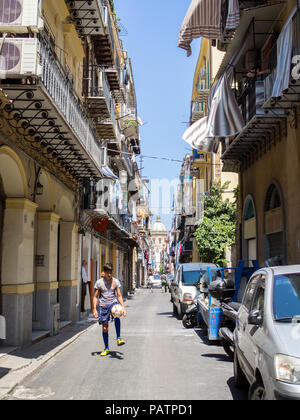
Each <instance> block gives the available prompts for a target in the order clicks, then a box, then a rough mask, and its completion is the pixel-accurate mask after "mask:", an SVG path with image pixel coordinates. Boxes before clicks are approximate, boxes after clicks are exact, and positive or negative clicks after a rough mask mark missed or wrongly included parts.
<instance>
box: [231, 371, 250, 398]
mask: <svg viewBox="0 0 300 420" xmlns="http://www.w3.org/2000/svg"><path fill="white" fill-rule="evenodd" d="M227 385H228V388H229V389H230V392H231V394H232V397H233V399H234V400H239V401H245V400H248V397H247V391H246V390H245V391H243V390H240V389H237V388H236V387H235V385H234V377H232V378H230V379H228V381H227Z"/></svg>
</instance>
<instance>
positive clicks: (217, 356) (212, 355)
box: [201, 353, 232, 363]
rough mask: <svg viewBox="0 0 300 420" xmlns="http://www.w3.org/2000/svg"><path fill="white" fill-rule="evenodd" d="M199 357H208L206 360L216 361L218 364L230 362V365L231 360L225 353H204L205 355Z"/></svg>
mask: <svg viewBox="0 0 300 420" xmlns="http://www.w3.org/2000/svg"><path fill="white" fill-rule="evenodd" d="M201 357H208V358H212V359H216V360H217V361H219V362H230V363H232V360H231V359H230V358H229V357H228V356H227V354H225V353H224V354H220V353H205V354H201Z"/></svg>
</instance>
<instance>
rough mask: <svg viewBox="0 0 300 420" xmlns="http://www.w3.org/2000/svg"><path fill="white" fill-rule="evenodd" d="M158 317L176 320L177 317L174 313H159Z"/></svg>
mask: <svg viewBox="0 0 300 420" xmlns="http://www.w3.org/2000/svg"><path fill="white" fill-rule="evenodd" d="M156 315H161V316H168V318H175V319H176V316H175V315H174V314H173V312H157V313H156Z"/></svg>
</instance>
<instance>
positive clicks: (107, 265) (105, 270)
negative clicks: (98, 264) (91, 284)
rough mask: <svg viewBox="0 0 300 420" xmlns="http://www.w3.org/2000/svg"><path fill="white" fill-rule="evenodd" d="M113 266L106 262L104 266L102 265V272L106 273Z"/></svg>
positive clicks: (111, 269)
mask: <svg viewBox="0 0 300 420" xmlns="http://www.w3.org/2000/svg"><path fill="white" fill-rule="evenodd" d="M113 269H114V267H113V265H112V264H111V263H107V264H105V266H104V267H103V271H104V273H106V272H107V271H113Z"/></svg>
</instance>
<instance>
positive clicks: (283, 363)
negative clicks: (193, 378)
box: [234, 265, 300, 400]
mask: <svg viewBox="0 0 300 420" xmlns="http://www.w3.org/2000/svg"><path fill="white" fill-rule="evenodd" d="M234 342H235V353H234V377H235V384H236V386H237V387H241V386H243V385H245V384H248V383H249V384H250V389H249V399H253V400H255V399H258V400H259V399H260V400H274V399H288V400H289V399H290V400H300V265H297V266H285V267H272V268H264V269H260V270H258V271H256V272H255V273H254V274H253V276H252V277H251V279H250V281H249V284H248V286H247V289H246V292H245V295H244V298H243V301H242V305H241V308H240V309H239V312H238V316H237V327H236V329H235V332H234Z"/></svg>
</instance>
